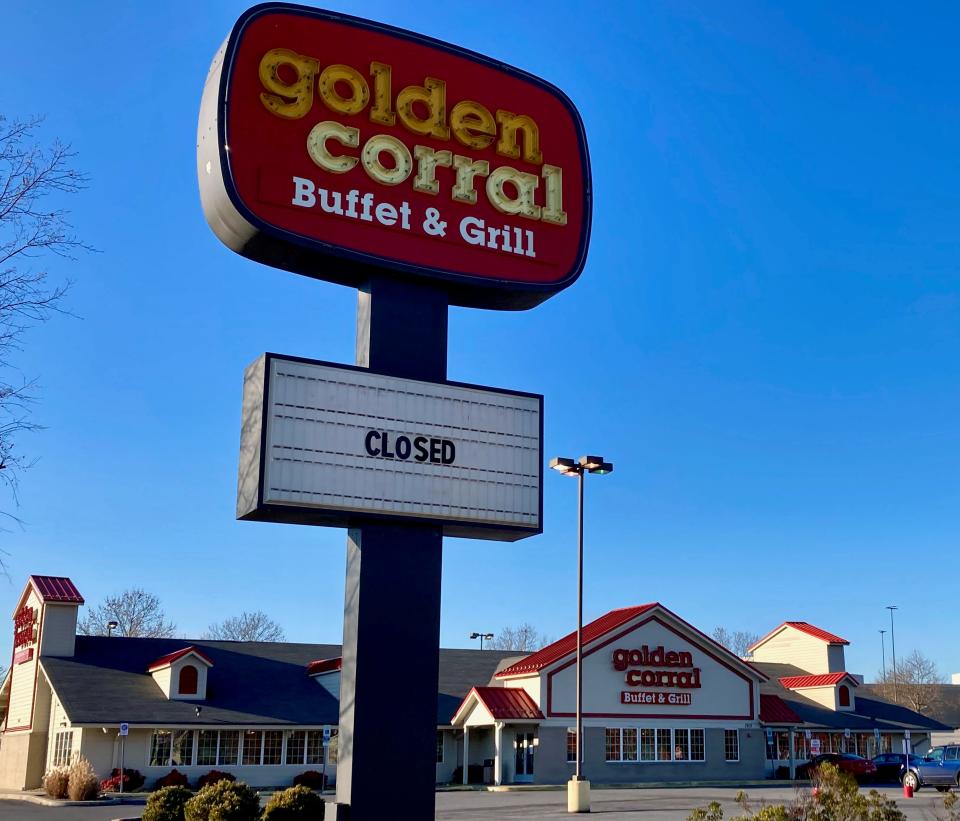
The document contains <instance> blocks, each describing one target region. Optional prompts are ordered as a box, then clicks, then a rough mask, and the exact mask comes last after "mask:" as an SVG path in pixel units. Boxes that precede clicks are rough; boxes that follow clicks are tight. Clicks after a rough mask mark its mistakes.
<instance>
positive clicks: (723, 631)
mask: <svg viewBox="0 0 960 821" xmlns="http://www.w3.org/2000/svg"><path fill="white" fill-rule="evenodd" d="M711 636H712V638H713V640H714V641H715V642H717V644H722V645H723V646H724V647H726V648H727V649H728V650H729V651H730V652H731V653H733V654H734V655H737V656H740V658H744V657H745V656H746V655H747V653H748V650H749V649H750V648H751V647H752V646H753V645H754V644H756V643H757V642H758V641H759V640H760V634H759V633H749V632H747V631H746V630H737V631H736V632H733V633H731V632H730V631H729V630H727V628H726V627H717V628H716V629H715V630H714V631H713V633H712V634H711Z"/></svg>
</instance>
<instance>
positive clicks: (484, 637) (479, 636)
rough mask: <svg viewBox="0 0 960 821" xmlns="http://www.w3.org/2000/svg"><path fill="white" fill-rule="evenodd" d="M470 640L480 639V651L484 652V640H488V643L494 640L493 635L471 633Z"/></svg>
mask: <svg viewBox="0 0 960 821" xmlns="http://www.w3.org/2000/svg"><path fill="white" fill-rule="evenodd" d="M470 638H472V639H480V649H481V650H482V649H483V640H484V639H486V640H487V641H490V640H491V639H493V633H471V634H470Z"/></svg>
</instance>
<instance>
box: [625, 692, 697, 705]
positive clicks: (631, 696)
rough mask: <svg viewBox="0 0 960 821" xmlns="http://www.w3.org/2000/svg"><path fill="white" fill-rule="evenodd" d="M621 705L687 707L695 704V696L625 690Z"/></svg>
mask: <svg viewBox="0 0 960 821" xmlns="http://www.w3.org/2000/svg"><path fill="white" fill-rule="evenodd" d="M620 703H621V704H656V705H659V706H667V707H674V706H675V707H686V706H689V705H690V704H693V695H692V694H690V693H637V692H633V691H632V690H623V691H621V693H620Z"/></svg>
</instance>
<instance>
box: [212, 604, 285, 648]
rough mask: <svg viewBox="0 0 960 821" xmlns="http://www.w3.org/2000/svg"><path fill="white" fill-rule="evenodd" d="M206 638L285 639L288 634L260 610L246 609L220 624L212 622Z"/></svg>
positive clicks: (222, 639)
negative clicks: (254, 611) (250, 611)
mask: <svg viewBox="0 0 960 821" xmlns="http://www.w3.org/2000/svg"><path fill="white" fill-rule="evenodd" d="M204 638H205V639H217V640H219V641H283V640H284V639H285V638H286V636H285V634H284V632H283V628H282V627H281V626H280V625H279V624H277V623H276V622H275V621H273V620H272V619H271V618H269V617H268V616H267V614H266V613H264V612H262V611H260V610H258V611H257V612H256V613H247V612H246V611H244V612H243V613H241V614H240V615H239V616H231V617H230V618H228V619H224V620H223V621H222V622H220V623H219V624H211V625H210V626H209V627H208V628H207V632H206V634H205V635H204Z"/></svg>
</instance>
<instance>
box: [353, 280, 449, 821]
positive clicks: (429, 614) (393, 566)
mask: <svg viewBox="0 0 960 821" xmlns="http://www.w3.org/2000/svg"><path fill="white" fill-rule="evenodd" d="M447 311H448V307H447V297H446V294H444V293H443V292H442V291H441V290H439V289H436V288H431V287H428V286H411V285H410V284H409V283H405V284H399V283H396V282H391V281H390V280H388V279H381V278H376V279H373V280H372V281H371V282H370V284H369V286H368V287H367V288H366V289H364V290H362V291H361V292H360V295H359V299H358V303H357V365H360V366H362V367H367V368H370V369H371V370H374V371H377V372H379V373H384V374H390V375H393V376H402V377H407V378H411V379H426V380H436V379H445V378H446V371H447ZM442 546H443V537H442V535H441V532H440V528H439V527H438V526H435V525H416V524H412V525H381V524H368V523H363V522H360V523H358V526H357V527H353V528H351V529H350V531H349V534H348V539H347V583H346V591H345V597H344V609H343V664H342V670H341V673H340V727H339V740H338V760H337V804H338V805H339V806H338V807H337V811H336V817H337V818H338V819H341V818H349V819H350V821H375V820H376V819H381V818H383V817H384V813H386V814H388V815H390V816H391V817H392V818H398V819H411V821H424V819H430V818H433V817H434V808H435V785H436V729H437V677H438V669H439V658H440V649H439V646H440V579H441V568H442ZM390 783H392V784H399V785H402V789H401V792H402V798H400V799H398V798H397V797H396V796H394V797H392V798H391V797H390V796H388V795H387V793H385V792H384V785H385V784H390ZM347 808H349V809H347Z"/></svg>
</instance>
